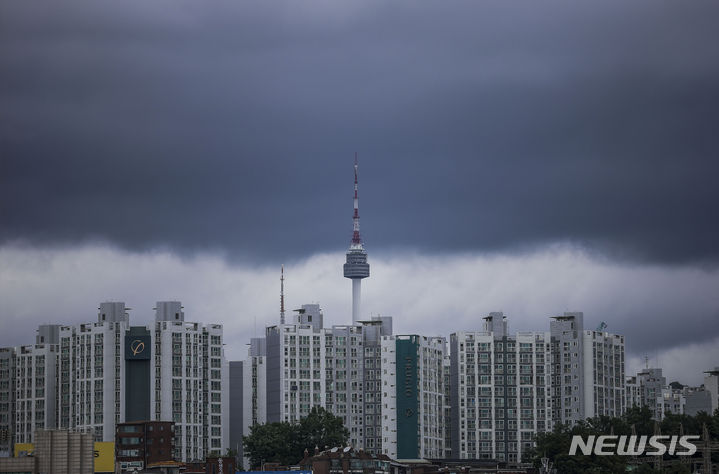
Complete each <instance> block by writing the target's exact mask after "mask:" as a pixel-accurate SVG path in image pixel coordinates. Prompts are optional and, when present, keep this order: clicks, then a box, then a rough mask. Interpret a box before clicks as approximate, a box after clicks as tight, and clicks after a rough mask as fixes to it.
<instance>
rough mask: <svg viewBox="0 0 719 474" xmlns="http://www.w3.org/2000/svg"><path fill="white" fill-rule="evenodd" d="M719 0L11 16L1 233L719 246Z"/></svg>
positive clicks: (15, 12)
mask: <svg viewBox="0 0 719 474" xmlns="http://www.w3.org/2000/svg"><path fill="white" fill-rule="evenodd" d="M718 16H719V4H717V3H715V2H692V3H689V4H688V3H668V2H662V3H657V2H631V4H629V3H626V2H596V3H595V4H574V3H569V2H567V3H544V4H543V5H542V6H541V7H540V6H536V5H529V4H516V3H510V2H497V3H493V2H452V3H450V4H447V3H444V2H442V3H440V2H436V3H421V4H416V3H406V4H399V3H392V4H388V3H379V2H378V3H375V2H362V3H356V4H345V3H341V4H335V3H334V2H321V3H305V2H303V3H301V4H299V3H295V2H286V3H285V2H271V3H268V2H257V3H250V2H232V3H212V4H205V3H202V4H200V3H194V2H188V3H180V2H123V3H121V4H110V3H97V2H80V3H78V2H62V3H58V4H40V3H34V2H20V1H17V2H14V1H10V2H3V3H2V5H0V22H1V23H0V70H2V74H0V104H2V107H0V153H1V155H0V156H1V158H0V160H1V161H0V221H1V222H2V225H1V226H0V239H2V240H3V241H13V240H22V241H29V242H31V243H39V244H54V243H68V242H69V243H73V242H78V241H84V240H88V239H101V240H110V241H112V242H115V243H117V244H119V245H122V246H124V247H127V248H131V249H143V248H149V247H155V246H169V247H172V248H175V249H178V250H183V251H186V250H189V251H195V250H198V249H220V250H225V251H227V252H228V253H229V254H231V255H241V256H244V257H248V256H257V257H261V258H267V257H271V258H276V259H278V260H279V259H285V258H296V257H299V256H301V255H307V254H310V253H312V252H315V251H318V250H323V249H328V248H329V249H339V248H342V247H343V246H344V245H345V244H346V242H348V240H349V234H350V230H351V228H350V219H349V216H350V206H351V160H352V154H353V152H354V151H355V150H357V151H359V152H360V158H361V167H360V170H361V176H362V178H361V185H360V186H361V188H360V194H361V214H362V217H363V221H362V222H363V229H364V235H365V237H366V238H367V240H368V245H370V246H371V248H372V249H375V250H380V249H382V248H386V249H390V248H394V247H399V246H409V247H414V248H420V249H423V250H427V251H430V252H445V251H463V250H480V251H494V250H504V251H506V250H510V251H514V250H517V249H523V248H527V247H530V248H531V247H535V246H538V245H544V244H546V243H549V242H555V241H571V242H575V243H579V244H581V245H583V246H586V247H588V248H591V249H596V250H597V251H599V252H602V253H606V254H608V255H611V256H613V257H615V258H629V259H632V260H642V261H651V262H660V263H667V262H669V263H676V262H690V263H697V262H711V263H715V262H716V261H717V257H719V247H718V246H717V245H716V242H717V238H719V223H718V222H717V219H716V216H717V210H718V209H717V203H719V187H717V186H716V176H717V174H718V172H719V160H717V155H718V152H719V134H717V133H716V124H717V123H719V88H717V84H719V48H717V46H716V45H717V44H719V41H718V40H719V30H717V29H716V24H717V20H719V18H718Z"/></svg>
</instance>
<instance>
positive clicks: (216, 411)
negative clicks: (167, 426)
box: [127, 301, 229, 460]
mask: <svg viewBox="0 0 719 474" xmlns="http://www.w3.org/2000/svg"><path fill="white" fill-rule="evenodd" d="M155 311H156V312H155V324H154V327H153V328H152V332H153V333H154V334H153V335H152V336H153V337H152V345H153V347H154V355H152V356H151V359H150V361H151V362H150V364H149V370H150V372H151V379H152V382H151V384H150V387H151V388H150V390H149V406H150V407H151V408H150V411H151V419H152V420H157V421H174V422H175V450H176V457H177V459H181V460H191V459H204V458H205V456H207V454H209V453H211V452H224V450H226V449H227V448H228V447H229V419H228V417H227V416H223V414H225V415H226V414H227V413H228V411H229V383H228V381H229V366H228V365H227V363H226V361H225V356H224V349H223V347H222V345H223V343H222V325H221V324H208V325H203V324H200V323H193V322H186V321H185V314H184V312H183V311H182V306H181V304H180V302H179V301H165V302H158V303H157V307H156V309H155ZM137 340H139V339H137ZM140 373H141V372H140ZM142 406H144V403H143V405H142ZM127 421H138V420H127Z"/></svg>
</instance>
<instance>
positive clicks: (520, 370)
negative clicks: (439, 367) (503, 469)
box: [450, 313, 552, 462]
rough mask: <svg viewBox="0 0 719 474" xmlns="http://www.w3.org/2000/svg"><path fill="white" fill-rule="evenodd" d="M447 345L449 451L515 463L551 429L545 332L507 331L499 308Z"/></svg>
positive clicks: (455, 335) (549, 345) (549, 367)
mask: <svg viewBox="0 0 719 474" xmlns="http://www.w3.org/2000/svg"><path fill="white" fill-rule="evenodd" d="M450 344H451V349H450V353H451V356H450V358H451V364H450V370H451V384H452V387H451V406H452V410H451V414H452V421H451V429H452V436H451V437H452V455H453V456H454V457H459V458H472V459H498V460H501V461H510V462H517V461H519V460H521V457H522V454H523V453H524V452H526V451H527V450H528V449H529V448H531V446H532V440H533V437H534V435H535V434H536V433H538V432H542V431H546V430H550V429H551V428H552V409H551V403H552V387H551V385H552V383H551V381H552V377H551V370H552V353H551V348H552V343H551V336H550V334H549V333H548V332H520V333H517V334H516V335H514V336H510V335H509V334H508V331H507V321H506V318H505V317H504V315H503V314H502V313H490V314H489V316H487V317H485V318H484V331H475V332H471V331H470V332H457V333H453V334H452V335H451V336H450Z"/></svg>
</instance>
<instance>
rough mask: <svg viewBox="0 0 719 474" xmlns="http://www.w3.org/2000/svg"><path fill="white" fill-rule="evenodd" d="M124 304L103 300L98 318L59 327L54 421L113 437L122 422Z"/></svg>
mask: <svg viewBox="0 0 719 474" xmlns="http://www.w3.org/2000/svg"><path fill="white" fill-rule="evenodd" d="M129 328H130V319H129V315H128V314H127V308H126V307H125V304H124V303H119V302H107V303H101V304H100V307H99V308H98V317H97V322H95V323H87V324H79V325H76V326H61V327H60V334H59V339H60V355H59V365H58V366H59V374H58V400H59V407H58V413H59V416H58V424H59V427H60V428H64V429H82V430H85V431H89V432H92V433H94V438H95V441H114V440H115V424H116V423H119V422H122V421H125V404H124V403H123V398H124V393H125V377H124V373H123V372H124V362H125V344H124V337H125V333H126V332H127V331H128V330H129Z"/></svg>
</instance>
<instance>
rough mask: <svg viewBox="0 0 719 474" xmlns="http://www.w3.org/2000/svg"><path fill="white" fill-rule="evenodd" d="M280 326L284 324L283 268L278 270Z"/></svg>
mask: <svg viewBox="0 0 719 474" xmlns="http://www.w3.org/2000/svg"><path fill="white" fill-rule="evenodd" d="M280 324H285V266H284V264H283V265H282V270H280Z"/></svg>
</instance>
